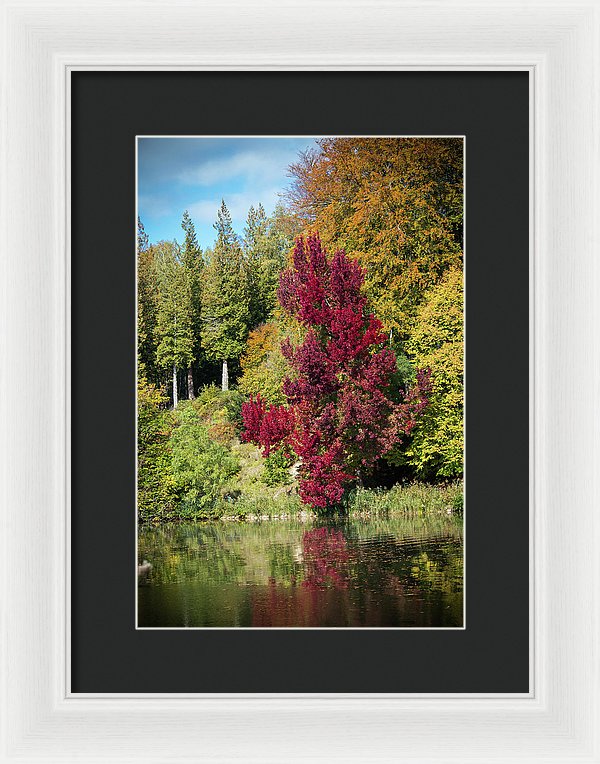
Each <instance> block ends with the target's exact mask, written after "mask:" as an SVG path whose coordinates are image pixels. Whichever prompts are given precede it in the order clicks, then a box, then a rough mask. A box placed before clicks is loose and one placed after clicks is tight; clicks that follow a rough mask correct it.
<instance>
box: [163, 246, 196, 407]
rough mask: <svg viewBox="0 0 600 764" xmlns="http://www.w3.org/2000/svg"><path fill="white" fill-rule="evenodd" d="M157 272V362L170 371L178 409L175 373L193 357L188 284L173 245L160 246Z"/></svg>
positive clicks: (175, 403) (186, 366) (185, 273)
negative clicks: (158, 271) (158, 285)
mask: <svg viewBox="0 0 600 764" xmlns="http://www.w3.org/2000/svg"><path fill="white" fill-rule="evenodd" d="M159 270H160V273H159V284H160V287H159V288H160V298H159V307H158V319H157V327H156V331H157V339H158V347H157V349H156V361H157V364H158V365H159V366H161V367H162V368H165V369H171V370H172V374H173V407H174V408H177V403H178V391H177V372H178V370H179V369H187V368H188V366H189V364H190V363H191V361H192V358H193V347H194V340H193V334H192V322H191V318H190V284H189V279H188V274H187V272H186V270H185V268H184V267H183V265H182V263H181V261H180V259H179V257H178V252H177V250H176V248H175V247H174V246H173V245H171V247H169V246H166V247H163V251H161V259H160V263H159Z"/></svg>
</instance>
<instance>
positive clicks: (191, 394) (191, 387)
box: [187, 364, 196, 401]
mask: <svg viewBox="0 0 600 764" xmlns="http://www.w3.org/2000/svg"><path fill="white" fill-rule="evenodd" d="M187 380H188V400H189V401H193V400H195V398H196V396H195V395H194V375H193V374H192V366H191V364H190V365H189V366H188V369H187Z"/></svg>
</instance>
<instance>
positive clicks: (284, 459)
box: [262, 448, 293, 485]
mask: <svg viewBox="0 0 600 764" xmlns="http://www.w3.org/2000/svg"><path fill="white" fill-rule="evenodd" d="M292 462H293V459H292V458H291V457H290V456H288V455H286V453H285V451H284V450H283V449H282V448H280V449H278V450H277V451H271V453H270V454H269V456H267V458H266V459H265V461H264V466H265V469H264V471H263V474H262V481H263V483H265V484H266V485H285V484H286V483H289V482H290V481H291V476H290V467H291V465H292Z"/></svg>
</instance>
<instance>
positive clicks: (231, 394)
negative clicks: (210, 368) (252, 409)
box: [193, 385, 244, 443]
mask: <svg viewBox="0 0 600 764" xmlns="http://www.w3.org/2000/svg"><path fill="white" fill-rule="evenodd" d="M243 402H244V396H243V395H242V394H241V393H240V392H238V391H237V390H221V389H220V388H218V387H217V386H216V385H205V386H204V387H203V388H202V390H201V391H200V394H199V395H198V397H197V398H196V400H195V401H194V403H193V405H194V408H195V410H196V412H197V413H198V415H199V417H200V419H201V420H202V422H203V423H205V424H206V425H207V426H211V427H215V437H216V438H217V440H219V441H220V442H222V443H224V442H226V441H227V440H228V439H229V440H231V439H232V438H233V437H235V435H236V434H237V433H239V432H240V430H241V427H242V403H243ZM223 425H226V426H225V427H224V426H223Z"/></svg>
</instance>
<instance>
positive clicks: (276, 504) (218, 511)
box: [144, 481, 463, 525]
mask: <svg viewBox="0 0 600 764" xmlns="http://www.w3.org/2000/svg"><path fill="white" fill-rule="evenodd" d="M242 485H243V484H242ZM462 511H463V483H462V481H454V482H452V483H448V484H445V485H430V484H427V483H418V482H414V483H408V484H405V485H395V486H393V487H392V488H390V489H382V488H373V489H367V488H358V489H356V490H354V491H352V493H351V494H350V495H349V497H348V500H347V504H346V507H345V508H344V511H343V512H341V513H338V515H337V516H338V517H347V518H350V519H359V518H369V517H375V518H376V517H388V516H395V515H408V516H411V515H417V516H418V515H427V516H435V515H460V514H462ZM335 516H336V515H335V514H334V515H333V517H335ZM318 518H319V515H318V514H317V513H315V512H314V511H313V510H311V509H310V508H308V507H307V506H306V505H304V504H302V502H301V501H300V498H299V496H298V494H297V493H296V490H295V487H294V486H293V485H291V486H280V487H278V488H267V487H266V486H264V485H261V486H260V489H259V491H252V490H251V486H246V490H245V492H242V491H239V495H237V494H234V492H233V491H230V492H229V493H228V494H226V495H225V496H224V497H223V498H222V499H220V500H219V501H218V502H216V503H215V504H214V505H213V506H212V507H210V508H203V509H202V510H200V511H196V512H190V511H189V508H188V507H185V506H183V507H182V511H181V513H178V512H177V510H176V509H174V510H173V511H172V512H170V513H169V516H168V519H167V520H166V522H171V523H172V522H209V521H215V520H221V521H224V522H247V523H254V522H261V521H269V520H270V521H275V520H299V521H300V522H308V521H313V520H316V519H318ZM164 521H165V520H162V522H164ZM160 522H161V520H159V519H156V520H154V521H152V520H150V521H149V524H154V525H156V524H159V523H160ZM144 524H146V523H144Z"/></svg>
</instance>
